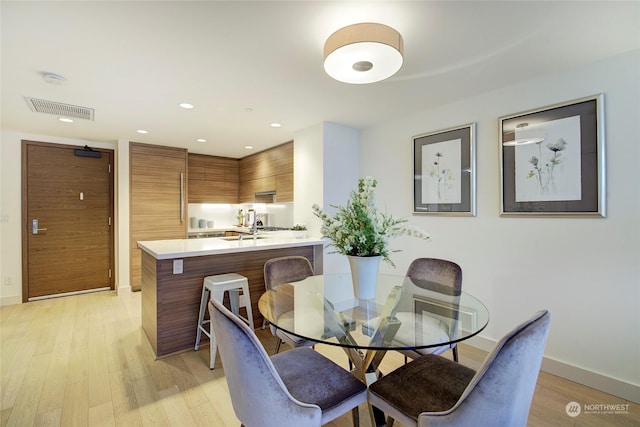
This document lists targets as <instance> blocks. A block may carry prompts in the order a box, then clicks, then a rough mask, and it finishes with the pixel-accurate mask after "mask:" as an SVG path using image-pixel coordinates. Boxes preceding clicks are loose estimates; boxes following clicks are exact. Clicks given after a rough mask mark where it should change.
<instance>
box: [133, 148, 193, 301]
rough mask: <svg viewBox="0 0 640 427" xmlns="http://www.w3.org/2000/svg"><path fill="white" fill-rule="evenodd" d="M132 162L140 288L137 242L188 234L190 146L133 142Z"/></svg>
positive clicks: (136, 259) (136, 254) (136, 271)
mask: <svg viewBox="0 0 640 427" xmlns="http://www.w3.org/2000/svg"><path fill="white" fill-rule="evenodd" d="M129 162H130V163H129V164H130V170H129V176H130V183H129V212H130V214H129V254H130V255H129V266H130V278H129V279H130V284H131V289H132V290H134V291H136V290H140V286H141V279H140V277H141V274H140V258H141V255H140V249H138V245H137V242H138V241H140V240H164V239H185V238H186V237H187V222H188V221H187V201H188V199H187V150H186V149H183V148H172V147H160V146H156V145H149V144H140V143H135V142H131V143H130V145H129Z"/></svg>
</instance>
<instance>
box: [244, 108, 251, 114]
mask: <svg viewBox="0 0 640 427" xmlns="http://www.w3.org/2000/svg"><path fill="white" fill-rule="evenodd" d="M244 111H245V113H250V112H252V111H253V108H250V107H247V108H245V109H244Z"/></svg>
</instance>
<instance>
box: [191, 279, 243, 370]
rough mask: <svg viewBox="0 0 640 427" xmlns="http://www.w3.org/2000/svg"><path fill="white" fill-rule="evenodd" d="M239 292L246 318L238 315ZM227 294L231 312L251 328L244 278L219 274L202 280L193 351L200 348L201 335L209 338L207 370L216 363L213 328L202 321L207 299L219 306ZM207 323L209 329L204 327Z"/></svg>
mask: <svg viewBox="0 0 640 427" xmlns="http://www.w3.org/2000/svg"><path fill="white" fill-rule="evenodd" d="M240 290H242V294H243V295H244V302H245V307H246V309H247V317H242V316H241V315H240V298H239V294H240ZM227 291H228V292H229V301H230V302H231V311H232V312H233V313H234V314H235V315H236V316H238V317H239V318H240V319H242V320H244V321H245V322H246V323H247V324H248V325H249V326H250V327H251V330H253V329H255V328H254V327H253V313H252V312H251V300H250V299H249V281H248V280H247V278H246V277H244V276H241V275H240V274H237V273H228V274H219V275H216V276H207V277H205V278H204V284H203V286H202V297H201V299H200V314H199V316H198V328H197V335H196V345H195V349H194V350H195V351H198V347H199V346H200V338H201V337H202V333H204V334H205V335H206V336H208V337H209V344H210V349H211V357H210V358H209V369H213V366H214V365H215V362H216V349H217V345H216V337H215V335H214V334H213V328H212V327H211V321H210V320H204V313H205V311H206V309H207V304H208V302H209V298H211V299H214V300H216V301H219V302H220V303H221V304H222V302H223V300H224V293H225V292H227ZM207 323H209V329H208V330H207V328H205V327H204V325H205V324H207Z"/></svg>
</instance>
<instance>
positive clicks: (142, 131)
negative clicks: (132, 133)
mask: <svg viewBox="0 0 640 427" xmlns="http://www.w3.org/2000/svg"><path fill="white" fill-rule="evenodd" d="M136 132H138V133H142V134H145V133H149V131H146V130H144V129H138V130H137V131H136Z"/></svg>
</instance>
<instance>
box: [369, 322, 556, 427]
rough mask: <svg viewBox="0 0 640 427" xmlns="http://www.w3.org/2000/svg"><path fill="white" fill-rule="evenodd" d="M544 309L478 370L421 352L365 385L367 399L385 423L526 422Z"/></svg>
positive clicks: (544, 331)
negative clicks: (384, 415) (367, 385)
mask: <svg viewBox="0 0 640 427" xmlns="http://www.w3.org/2000/svg"><path fill="white" fill-rule="evenodd" d="M550 322H551V315H550V314H549V312H548V311H547V310H542V311H539V312H537V313H536V314H535V315H534V316H533V317H531V318H530V319H529V320H527V321H526V322H524V323H521V324H520V325H518V326H517V327H515V328H514V329H513V330H512V331H511V332H509V333H508V334H507V335H505V336H504V337H503V338H502V339H501V340H500V341H499V342H498V343H497V344H496V346H495V348H494V349H493V351H491V353H489V355H488V356H487V358H486V359H485V361H484V362H483V364H482V366H480V369H479V370H478V372H474V371H473V370H472V369H470V368H467V367H465V366H463V365H462V364H460V363H456V362H452V361H451V360H449V359H446V358H444V357H440V356H436V355H427V356H421V357H419V358H417V359H415V360H413V361H411V362H409V363H408V364H406V365H403V366H401V367H400V368H398V369H396V370H395V371H393V372H391V373H390V374H389V375H387V376H385V377H383V378H382V379H380V380H378V381H376V382H375V383H373V384H371V385H370V386H369V392H368V399H369V403H370V404H371V405H373V406H375V407H377V408H378V409H380V410H382V411H383V412H385V413H386V414H388V417H389V418H388V419H387V427H389V426H391V425H393V420H394V419H395V420H398V421H400V422H401V423H402V424H404V425H405V426H418V427H426V426H455V427H464V426H474V427H475V426H509V427H517V426H525V425H526V423H527V417H528V416H529V408H530V407H531V400H532V398H533V392H534V390H535V386H536V380H537V378H538V372H539V370H540V364H541V362H542V356H543V354H544V347H545V343H546V341H547V335H548V333H549V324H550Z"/></svg>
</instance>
